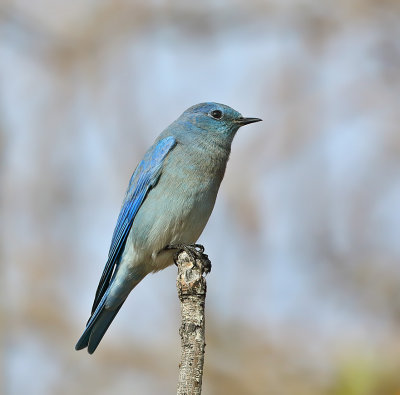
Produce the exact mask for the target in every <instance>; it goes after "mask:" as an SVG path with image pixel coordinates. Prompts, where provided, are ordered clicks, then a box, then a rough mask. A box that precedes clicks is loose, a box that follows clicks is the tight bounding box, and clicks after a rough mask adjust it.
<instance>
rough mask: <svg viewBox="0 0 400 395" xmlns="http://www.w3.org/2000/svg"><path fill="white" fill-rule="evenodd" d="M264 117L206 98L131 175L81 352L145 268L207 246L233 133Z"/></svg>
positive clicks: (105, 326)
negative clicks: (203, 237) (205, 234)
mask: <svg viewBox="0 0 400 395" xmlns="http://www.w3.org/2000/svg"><path fill="white" fill-rule="evenodd" d="M258 121H261V119H259V118H244V117H242V115H241V114H239V113H238V112H237V111H235V110H233V109H232V108H230V107H228V106H225V105H223V104H218V103H201V104H197V105H195V106H192V107H190V108H189V109H187V110H186V111H185V112H184V113H183V114H182V115H181V116H180V117H179V118H178V119H177V120H176V121H175V122H173V123H172V124H171V125H170V126H169V127H168V128H166V129H165V130H164V131H163V132H162V133H161V134H160V136H159V137H158V138H157V139H156V141H155V143H154V144H153V145H152V146H151V147H150V149H149V150H148V151H147V152H146V154H145V156H144V158H143V160H142V161H141V162H140V163H139V165H138V166H137V168H136V170H135V172H134V173H133V175H132V177H131V179H130V182H129V186H128V190H127V192H126V195H125V199H124V202H123V205H122V208H121V212H120V214H119V217H118V221H117V225H116V227H115V230H114V234H113V237H112V241H111V246H110V250H109V253H108V260H107V263H106V266H105V268H104V271H103V274H102V276H101V279H100V283H99V285H98V288H97V291H96V295H95V298H94V303H93V307H92V314H91V317H90V318H89V321H88V322H87V325H86V329H85V331H84V333H83V335H82V336H81V338H80V339H79V340H78V343H77V344H76V346H75V349H76V350H81V349H83V348H85V347H87V348H88V352H89V353H90V354H92V353H93V352H94V351H95V350H96V348H97V346H98V344H99V343H100V341H101V339H102V338H103V336H104V334H105V332H106V331H107V329H108V327H109V326H110V324H111V322H112V321H113V319H114V317H115V316H116V314H117V313H118V311H119V309H120V308H121V306H122V305H123V303H124V302H125V299H126V298H127V296H128V295H129V293H130V292H131V291H132V289H133V288H134V287H135V286H136V285H137V284H138V283H139V282H140V281H141V280H142V279H143V278H144V277H145V276H146V275H147V274H149V273H151V272H157V271H159V270H161V269H164V268H166V267H167V266H169V265H171V264H172V263H173V253H174V252H173V249H174V248H175V249H185V250H186V251H188V253H189V254H193V253H194V254H196V253H202V252H203V249H202V247H201V246H200V251H199V250H198V248H199V245H197V244H193V243H195V242H196V241H197V239H198V238H199V236H200V234H201V233H202V231H203V229H204V227H205V225H206V223H207V221H208V218H209V217H210V215H211V211H212V209H213V207H214V203H215V199H216V197H217V193H218V189H219V186H220V184H221V181H222V179H223V177H224V173H225V168H226V164H227V161H228V158H229V154H230V151H231V144H232V140H233V137H234V136H235V134H236V132H237V131H238V129H239V128H240V127H241V126H243V125H247V124H249V123H253V122H258ZM192 256H193V255H192Z"/></svg>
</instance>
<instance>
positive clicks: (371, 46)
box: [0, 0, 400, 395]
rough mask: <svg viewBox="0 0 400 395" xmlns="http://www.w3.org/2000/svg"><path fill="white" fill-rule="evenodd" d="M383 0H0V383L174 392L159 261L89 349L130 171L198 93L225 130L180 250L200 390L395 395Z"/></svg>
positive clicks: (397, 295) (392, 133) (399, 19)
mask: <svg viewBox="0 0 400 395" xmlns="http://www.w3.org/2000/svg"><path fill="white" fill-rule="evenodd" d="M399 37H400V3H399V2H398V1H390V0H380V1H373V0H369V1H368V0H349V1H329V0H328V1H319V2H317V1H311V0H302V1H301V0H299V1H296V2H286V1H281V0H280V1H278V0H269V1H256V0H249V1H246V2H242V1H234V2H227V1H226V2H225V1H221V2H212V1H203V2H197V3H194V2H186V3H185V2H174V1H162V0H161V1H153V2H151V1H150V2H144V1H142V2H141V1H123V0H118V1H113V2H111V1H96V2H95V1H81V2H67V1H65V2H54V1H48V0H41V1H35V2H29V1H26V0H21V1H3V2H1V3H0V188H1V194H0V223H1V228H0V232H1V233H0V235H1V238H0V259H1V262H2V265H1V266H0V275H1V276H0V287H1V291H2V294H1V295H2V298H1V300H0V322H1V325H0V338H1V350H2V362H1V377H0V383H1V384H0V385H1V387H0V392H1V393H4V394H7V395H16V394H26V393H29V394H33V395H34V394H40V395H43V394H90V393H96V394H110V393H113V394H121V395H123V394H131V393H138V394H140V393H142V394H164V393H174V391H175V385H176V379H177V364H178V359H179V336H178V333H177V330H178V327H179V305H178V300H177V296H176V291H175V285H174V284H175V274H176V273H175V270H174V268H173V267H172V268H169V269H167V270H165V271H163V272H162V273H158V274H157V275H155V276H150V277H149V278H147V279H145V280H144V281H143V283H142V284H140V285H139V287H138V288H137V289H135V291H134V293H133V294H132V295H131V296H130V298H129V300H128V302H127V303H126V304H125V305H124V308H123V309H122V310H121V312H120V313H119V315H118V317H117V319H116V320H115V322H114V323H113V325H112V327H111V328H110V330H109V332H108V333H107V335H106V336H105V338H104V340H103V341H102V343H101V345H100V347H99V349H98V350H97V351H96V353H95V354H94V355H93V356H88V355H87V354H86V353H84V352H79V353H77V352H75V351H74V349H73V347H74V344H75V342H76V340H77V339H78V337H79V336H80V334H81V331H82V330H83V328H84V324H85V322H86V321H85V320H86V319H87V318H88V314H89V311H90V307H91V303H92V298H93V296H94V292H95V289H96V286H97V281H98V279H99V277H100V274H101V271H102V268H103V264H104V263H105V258H106V256H107V250H108V247H109V242H110V239H111V234H112V230H113V226H114V224H115V220H116V217H117V215H118V210H119V205H120V203H121V200H122V197H123V194H124V189H125V187H126V185H127V182H128V180H129V176H130V173H131V172H132V171H133V169H134V167H135V165H136V164H137V162H138V161H139V160H140V158H141V156H142V155H143V153H144V151H145V150H146V148H147V147H148V146H149V145H150V144H151V143H152V141H153V140H154V138H155V137H156V136H157V135H158V134H159V133H160V132H161V130H162V129H163V128H164V127H166V126H167V125H168V123H170V122H171V121H173V120H174V119H175V118H176V117H177V116H178V115H179V114H180V113H181V112H182V111H183V110H185V109H186V108H187V107H189V106H190V105H192V104H195V103H198V102H201V101H206V100H213V101H219V102H222V103H226V104H228V105H230V106H232V107H234V108H236V109H238V110H239V111H241V112H242V113H243V114H244V115H246V116H258V117H261V118H263V119H264V122H263V123H262V124H257V125H254V126H249V127H247V128H246V129H243V130H241V131H240V132H239V134H238V136H237V137H236V139H235V142H234V145H233V151H232V158H231V160H230V163H229V166H228V170H227V174H226V177H225V180H224V183H223V186H222V189H221V192H220V195H219V198H218V201H217V205H216V208H215V210H214V213H213V215H212V217H211V219H210V222H209V224H208V226H207V228H206V231H205V232H204V234H203V236H202V238H201V240H200V241H201V242H202V243H204V244H205V245H206V248H207V253H208V254H209V255H210V257H211V259H212V262H213V271H212V273H211V275H210V276H209V278H208V284H209V286H208V295H207V348H206V364H205V369H206V370H205V375H204V380H203V381H204V393H206V394H230V395H231V394H232V395H234V394H295V395H302V394H304V395H312V394H327V395H386V394H387V395H392V394H397V393H400V380H399V374H398V372H399V370H400V336H399V333H400V266H399V260H400V243H399V235H400V210H399V202H400V132H399V125H400V111H399V103H400V71H399V70H400V41H399Z"/></svg>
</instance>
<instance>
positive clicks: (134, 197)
mask: <svg viewBox="0 0 400 395" xmlns="http://www.w3.org/2000/svg"><path fill="white" fill-rule="evenodd" d="M175 145H176V140H175V138H174V137H172V136H170V137H167V138H165V139H163V140H160V141H159V142H157V143H156V144H154V145H153V147H152V148H151V149H150V150H149V151H148V152H147V153H146V155H145V157H144V158H143V160H142V161H141V162H140V163H139V165H138V166H137V168H136V170H135V172H134V173H133V175H132V177H131V179H130V182H129V187H128V190H127V192H126V196H125V200H124V202H123V204H122V208H121V212H120V214H119V217H118V221H117V225H116V227H115V230H114V233H113V237H112V240H111V246H110V250H109V252H108V259H107V263H106V266H105V267H104V271H103V274H102V276H101V279H100V282H99V285H98V287H97V291H96V296H95V299H94V302H93V307H92V314H93V312H94V311H95V310H96V307H97V305H98V304H99V303H100V301H101V298H102V296H103V295H104V293H105V292H106V290H107V288H108V286H109V285H110V282H111V279H112V275H113V272H114V270H115V267H116V265H117V264H118V262H119V260H120V258H121V254H122V252H123V250H124V246H125V242H126V239H127V237H128V234H129V231H130V229H131V227H132V223H133V220H134V219H135V216H136V214H137V212H138V210H139V208H140V206H141V205H142V203H143V201H144V199H145V198H146V195H147V193H148V192H149V190H150V189H151V188H152V187H153V186H154V185H155V184H156V183H157V181H158V179H159V177H160V175H161V169H162V165H163V163H164V159H165V158H166V156H167V154H168V153H169V152H170V151H171V149H172V148H173V147H174V146H175Z"/></svg>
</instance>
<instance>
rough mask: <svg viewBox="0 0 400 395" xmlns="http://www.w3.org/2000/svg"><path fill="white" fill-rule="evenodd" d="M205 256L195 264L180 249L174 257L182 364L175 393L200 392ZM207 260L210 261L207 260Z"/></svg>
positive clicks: (203, 342) (194, 394)
mask: <svg viewBox="0 0 400 395" xmlns="http://www.w3.org/2000/svg"><path fill="white" fill-rule="evenodd" d="M206 260H207V261H208V259H207V258H206V256H205V260H204V261H203V260H202V259H196V264H194V262H193V259H191V258H190V257H189V256H188V254H187V253H186V252H181V253H180V254H179V256H178V259H177V265H178V278H177V282H176V285H177V288H178V296H179V300H180V301H181V317H182V325H181V327H180V329H179V334H180V336H181V363H180V364H179V381H178V390H177V395H192V394H193V395H199V394H201V385H202V377H203V364H204V347H205V337H204V326H205V319H204V304H205V299H206V280H205V278H204V277H203V273H204V267H206V265H207V262H206ZM208 263H209V261H208Z"/></svg>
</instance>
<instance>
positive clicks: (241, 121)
mask: <svg viewBox="0 0 400 395" xmlns="http://www.w3.org/2000/svg"><path fill="white" fill-rule="evenodd" d="M260 121H262V119H260V118H243V117H240V118H238V119H237V120H236V122H237V123H238V124H239V125H240V126H243V125H248V124H249V123H254V122H260Z"/></svg>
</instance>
